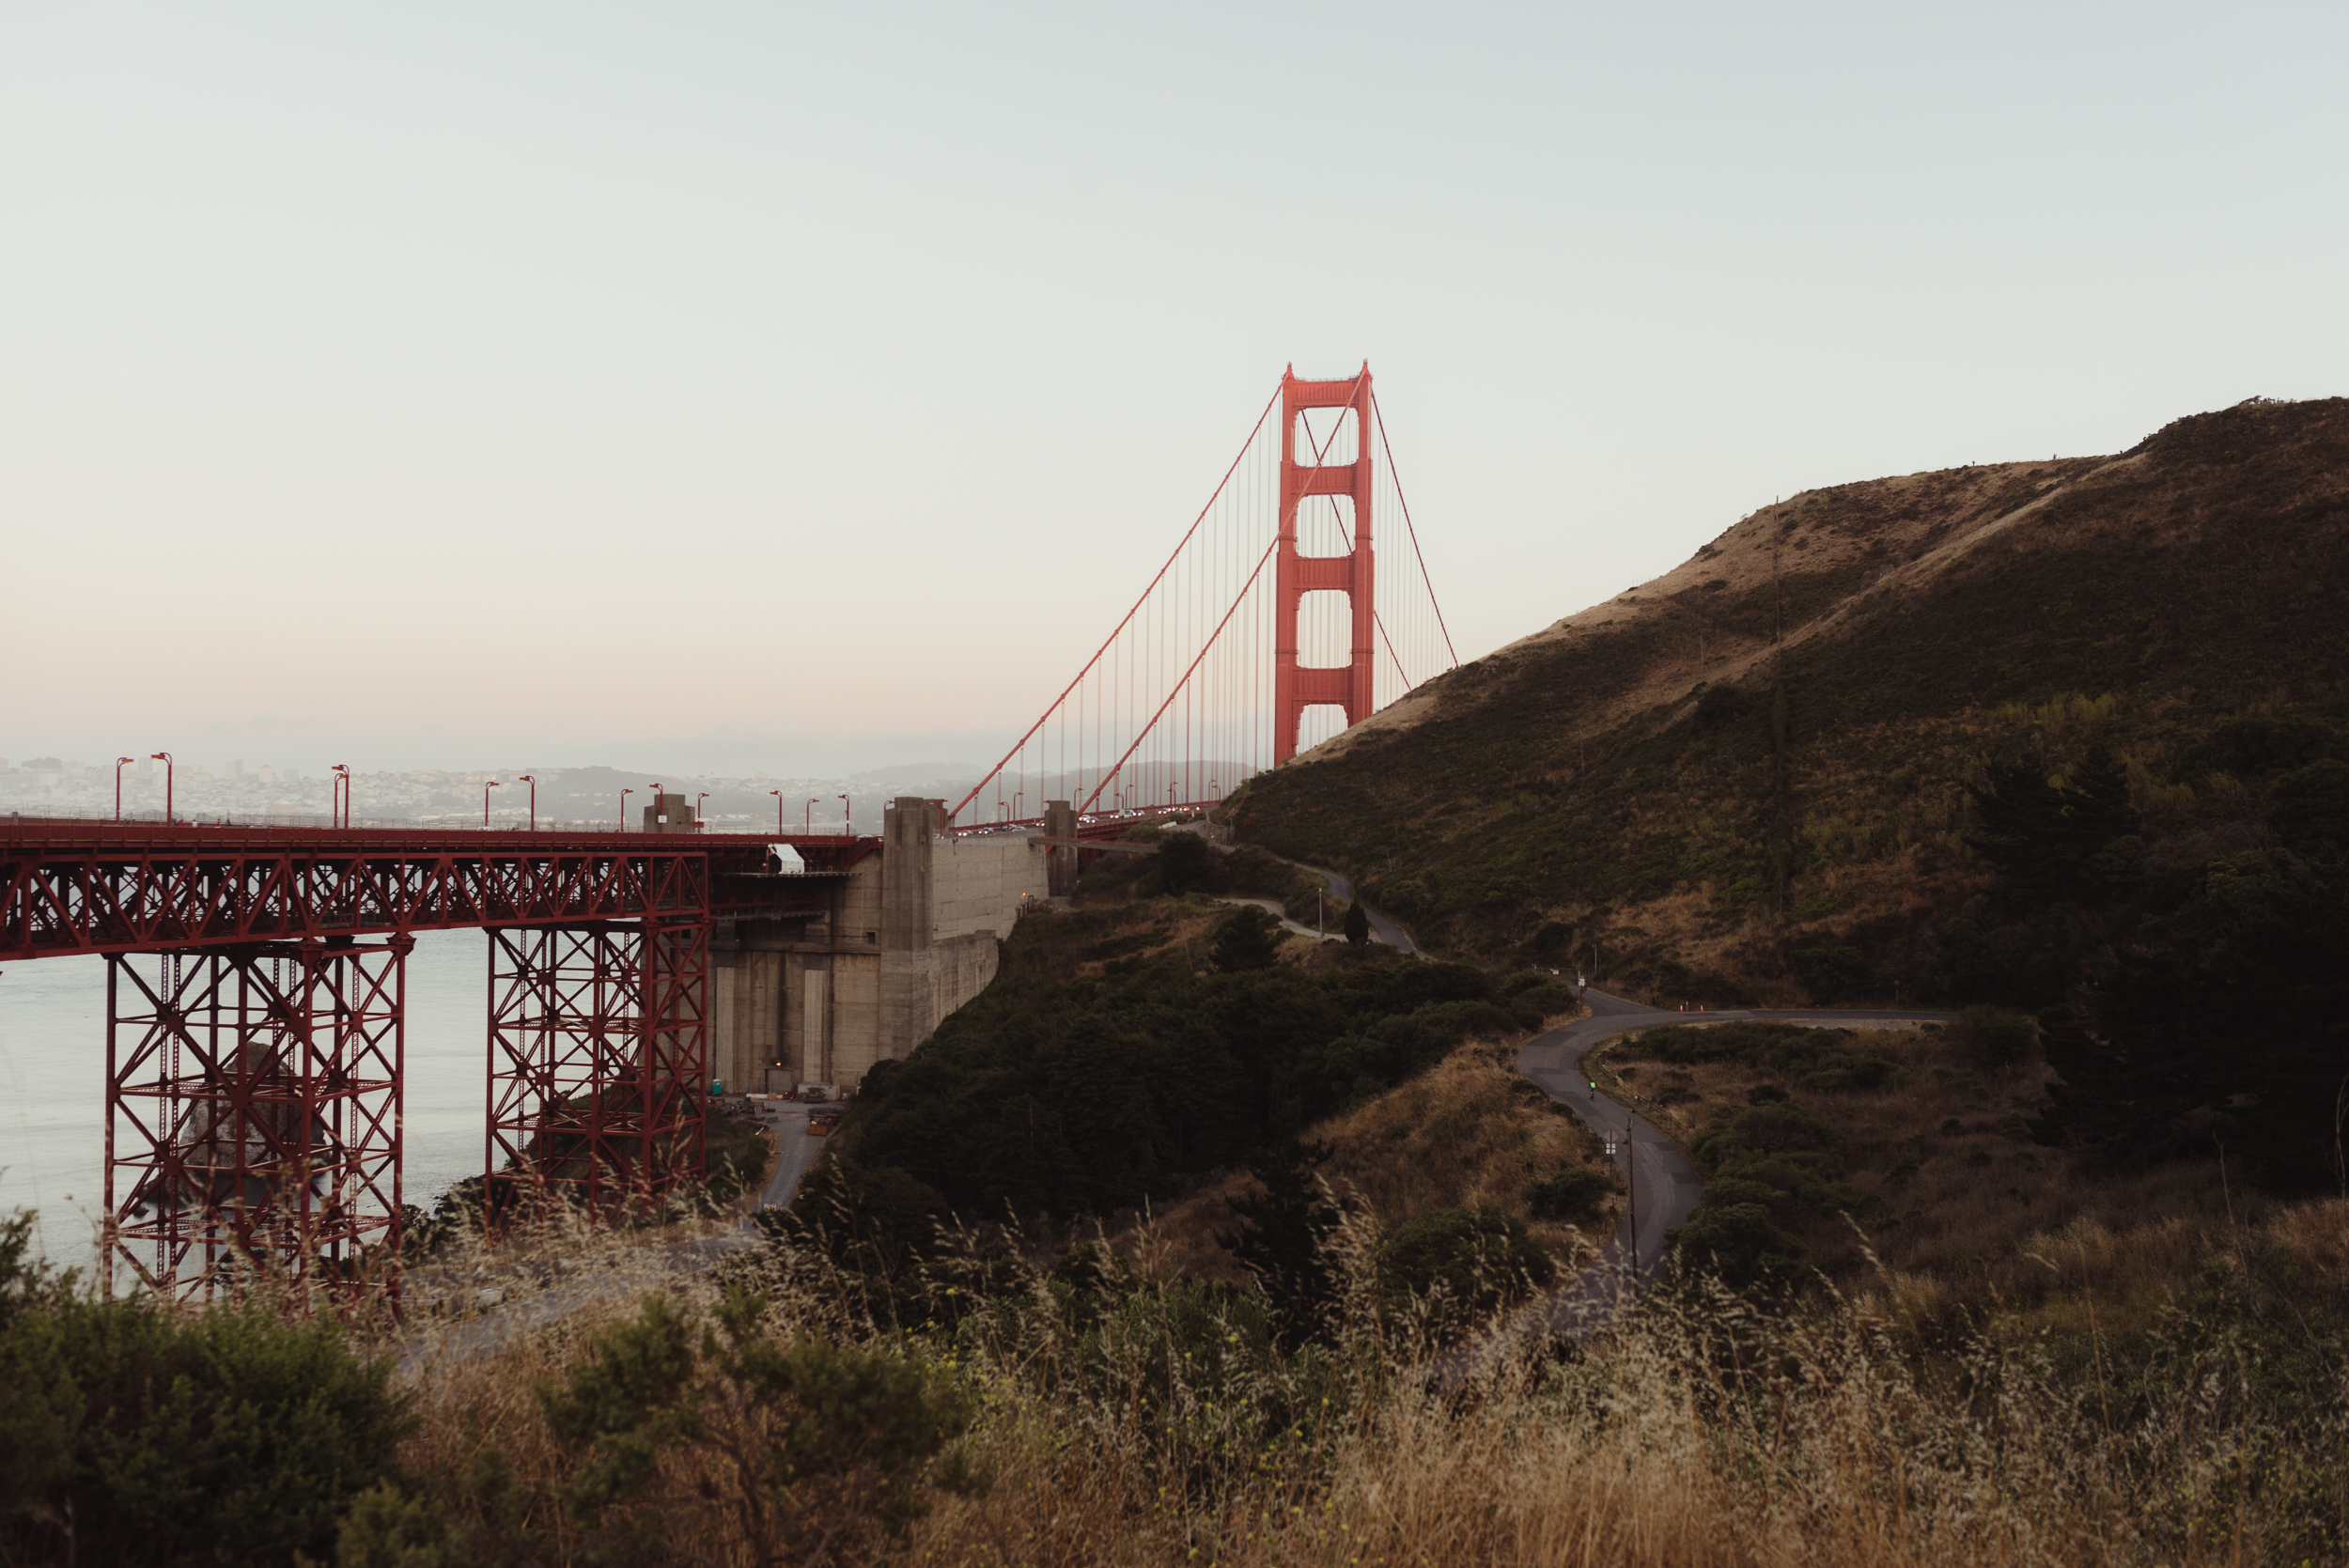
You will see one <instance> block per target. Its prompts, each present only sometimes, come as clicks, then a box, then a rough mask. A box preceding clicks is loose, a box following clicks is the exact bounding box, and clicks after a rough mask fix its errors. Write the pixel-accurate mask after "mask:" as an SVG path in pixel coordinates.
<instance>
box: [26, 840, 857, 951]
mask: <svg viewBox="0 0 2349 1568" xmlns="http://www.w3.org/2000/svg"><path fill="white" fill-rule="evenodd" d="M779 843H787V844H791V845H792V846H794V847H795V848H796V849H797V850H798V852H799V853H800V855H801V858H802V860H803V861H804V862H806V864H807V866H808V873H809V874H807V875H795V876H787V877H786V876H777V875H773V874H771V873H769V872H768V871H767V863H768V862H767V855H768V852H769V846H770V845H773V844H779ZM878 845H879V840H878V839H871V838H862V839H860V838H849V837H846V836H843V835H805V836H794V837H788V838H785V839H774V838H770V837H769V836H767V835H765V834H758V835H750V834H708V833H696V834H693V835H691V836H690V837H688V836H687V835H684V834H678V835H675V837H674V838H672V837H671V836H670V835H665V834H636V833H528V832H495V831H490V832H483V831H473V832H452V831H430V830H412V829H367V830H360V831H352V830H348V829H345V830H334V829H302V828H234V827H205V828H194V827H187V826H175V825H169V824H163V823H125V824H123V825H122V826H121V827H120V828H118V829H117V828H116V827H114V826H113V825H112V824H105V825H102V826H101V825H95V824H87V823H39V822H23V821H15V822H10V823H8V824H5V825H0V960H5V959H11V958H36V957H46V956H53V955H69V954H76V953H90V954H96V953H132V952H138V951H143V950H149V949H154V948H162V947H204V946H211V945H216V944H223V943H237V942H254V941H272V940H288V939H305V938H321V937H329V936H337V937H356V936H366V935H385V934H390V933H394V932H400V931H428V930H443V929H450V928H455V927H461V926H476V925H490V924H500V925H533V924H557V923H563V922H576V921H584V920H642V919H646V918H656V917H660V916H662V915H672V916H674V915H680V914H699V915H702V916H703V917H705V918H715V919H744V918H755V917H761V916H769V917H774V916H782V917H793V916H800V915H814V914H818V913H820V912H821V910H822V905H823V885H824V883H825V882H826V881H828V880H829V879H831V878H832V877H839V876H843V875H846V874H847V872H848V870H849V869H850V868H851V867H853V866H854V865H855V864H856V862H859V861H861V860H863V858H864V857H865V856H866V855H868V854H870V853H871V852H872V851H873V850H874V848H876V847H877V846H878Z"/></svg>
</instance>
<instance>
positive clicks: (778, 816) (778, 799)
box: [767, 789, 783, 838]
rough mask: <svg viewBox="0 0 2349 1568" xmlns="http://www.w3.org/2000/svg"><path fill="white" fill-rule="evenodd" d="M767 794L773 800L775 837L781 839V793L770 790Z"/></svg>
mask: <svg viewBox="0 0 2349 1568" xmlns="http://www.w3.org/2000/svg"><path fill="white" fill-rule="evenodd" d="M767 793H768V794H770V795H771V796H773V797H774V798H775V837H777V838H781V837H782V836H783V791H782V790H780V789H770V790H769V791H768V792H767Z"/></svg>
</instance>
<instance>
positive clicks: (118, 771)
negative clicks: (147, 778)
mask: <svg viewBox="0 0 2349 1568" xmlns="http://www.w3.org/2000/svg"><path fill="white" fill-rule="evenodd" d="M138 760H139V759H138V758H136V757H117V758H115V820H116V821H117V822H119V821H121V820H122V765H123V764H124V763H126V762H136V761H138Z"/></svg>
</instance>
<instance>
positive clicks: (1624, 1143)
mask: <svg viewBox="0 0 2349 1568" xmlns="http://www.w3.org/2000/svg"><path fill="white" fill-rule="evenodd" d="M1583 1001H1585V1002H1587V1003H1588V1004H1589V1006H1590V1009H1591V1016H1590V1017H1587V1018H1581V1019H1579V1020H1577V1021H1576V1022H1574V1023H1570V1024H1566V1025H1564V1026H1563V1027H1562V1028H1558V1029H1553V1030H1551V1031H1549V1032H1548V1033H1546V1034H1541V1035H1537V1036H1535V1037H1534V1038H1533V1039H1532V1040H1531V1041H1529V1042H1527V1044H1526V1047H1525V1048H1524V1049H1523V1050H1521V1051H1519V1052H1518V1053H1517V1071H1518V1072H1519V1073H1520V1074H1522V1075H1523V1076H1525V1077H1526V1078H1529V1079H1532V1080H1533V1081H1534V1082H1535V1083H1537V1084H1539V1085H1541V1086H1542V1088H1544V1089H1545V1090H1547V1091H1548V1093H1549V1096H1550V1098H1552V1099H1554V1100H1557V1101H1559V1102H1560V1103H1562V1104H1563V1105H1564V1106H1565V1107H1566V1108H1567V1109H1568V1110H1572V1111H1573V1112H1574V1113H1575V1115H1576V1116H1578V1117H1579V1118H1580V1119H1581V1120H1582V1122H1583V1123H1584V1125H1586V1126H1589V1127H1590V1128H1591V1130H1593V1131H1594V1132H1596V1133H1598V1134H1599V1135H1600V1136H1602V1137H1608V1138H1613V1139H1616V1140H1618V1141H1620V1146H1621V1147H1622V1148H1623V1150H1624V1152H1623V1153H1622V1154H1620V1155H1618V1156H1617V1159H1618V1160H1619V1161H1620V1162H1621V1164H1622V1166H1623V1170H1624V1172H1625V1175H1626V1178H1627V1180H1628V1182H1629V1184H1630V1188H1631V1202H1632V1210H1633V1212H1632V1216H1631V1224H1630V1230H1631V1232H1632V1234H1633V1236H1634V1237H1635V1238H1636V1245H1635V1246H1634V1247H1632V1248H1630V1249H1626V1246H1625V1244H1624V1237H1623V1235H1622V1234H1621V1231H1620V1228H1619V1229H1618V1234H1616V1235H1615V1237H1614V1238H1613V1239H1612V1240H1611V1241H1610V1242H1609V1243H1608V1246H1607V1250H1605V1251H1604V1252H1603V1253H1601V1254H1600V1257H1599V1262H1598V1264H1597V1265H1596V1266H1595V1267H1593V1268H1591V1269H1589V1270H1587V1271H1585V1272H1584V1273H1583V1274H1582V1276H1581V1277H1580V1278H1579V1279H1577V1280H1576V1281H1573V1282H1572V1283H1571V1284H1569V1285H1567V1286H1566V1287H1565V1288H1564V1289H1563V1290H1562V1291H1560V1292H1559V1293H1558V1294H1557V1295H1555V1296H1552V1297H1551V1298H1550V1299H1549V1301H1548V1303H1547V1304H1546V1309H1547V1310H1546V1311H1545V1312H1544V1313H1543V1316H1544V1317H1545V1318H1546V1320H1547V1321H1546V1325H1545V1326H1546V1327H1552V1328H1557V1329H1562V1330H1564V1331H1567V1332H1575V1331H1579V1330H1580V1329H1582V1328H1586V1327H1592V1326H1593V1325H1594V1324H1595V1321H1596V1320H1598V1319H1599V1318H1602V1317H1604V1316H1605V1315H1606V1314H1607V1313H1608V1312H1610V1311H1611V1310H1612V1308H1613V1307H1614V1306H1615V1305H1616V1304H1617V1303H1618V1302H1619V1301H1620V1300H1621V1299H1622V1296H1623V1295H1624V1292H1625V1287H1626V1285H1630V1286H1632V1288H1635V1289H1636V1288H1637V1281H1642V1280H1645V1279H1647V1278H1648V1277H1650V1276H1652V1275H1653V1274H1655V1272H1656V1271H1657V1269H1658V1268H1660V1267H1662V1266H1663V1262H1664V1246H1665V1240H1664V1238H1665V1235H1666V1233H1668V1232H1670V1231H1671V1230H1672V1229H1673V1228H1674V1227H1675V1226H1678V1225H1680V1224H1682V1223H1684V1222H1686V1220H1687V1219H1688V1211H1689V1210H1691V1209H1693V1208H1695V1207H1696V1206H1697V1202H1698V1200H1699V1199H1701V1198H1702V1197H1703V1195H1704V1184H1703V1181H1702V1179H1700V1178H1699V1177H1698V1175H1697V1172H1696V1167H1695V1166H1693V1165H1691V1164H1689V1163H1688V1156H1686V1155H1684V1154H1682V1153H1681V1152H1680V1146H1679V1145H1678V1144H1676V1143H1674V1142H1673V1141H1672V1140H1671V1139H1670V1138H1668V1137H1666V1136H1665V1135H1664V1134H1663V1133H1662V1132H1660V1131H1658V1130H1657V1128H1656V1127H1655V1126H1651V1125H1650V1124H1649V1123H1647V1122H1645V1121H1642V1120H1641V1118H1639V1117H1637V1116H1634V1115H1633V1114H1632V1113H1631V1111H1630V1110H1629V1108H1628V1107H1626V1106H1624V1105H1622V1104H1620V1103H1619V1102H1617V1101H1615V1100H1611V1099H1610V1098H1608V1097H1607V1096H1606V1095H1604V1094H1598V1093H1596V1092H1595V1091H1594V1090H1593V1089H1592V1088H1591V1086H1590V1085H1591V1079H1590V1078H1589V1076H1588V1075H1587V1074H1586V1073H1584V1071H1583V1069H1582V1057H1583V1053H1584V1052H1586V1051H1588V1050H1589V1049H1590V1048H1592V1047H1594V1046H1595V1045H1597V1044H1599V1043H1600V1042H1601V1041H1603V1040H1610V1039H1612V1038H1614V1037H1615V1036H1616V1035H1618V1034H1622V1033H1626V1032H1629V1031H1631V1030H1635V1029H1655V1028H1657V1027H1659V1026H1661V1025H1664V1024H1687V1023H1729V1022H1731V1021H1733V1020H1735V1019H1739V1018H1755V1019H1760V1020H1762V1021H1765V1022H1770V1023H1792V1024H1805V1025H1809V1026H1812V1027H1813V1028H1821V1029H1825V1028H1834V1027H1840V1026H1844V1025H1852V1024H1859V1025H1866V1024H1871V1023H1946V1022H1948V1021H1949V1019H1950V1017H1951V1015H1950V1014H1947V1013H1902V1012H1892V1011H1887V1010H1882V1009H1857V1010H1852V1011H1838V1010H1835V1009H1832V1008H1818V1007H1813V1008H1802V1009H1793V1010H1782V1009H1747V1008H1730V1009H1725V1010H1723V1011H1721V1012H1718V1013H1715V1012H1705V1013H1682V1012H1676V1011H1665V1010H1663V1009H1660V1008H1654V1007H1647V1006H1643V1005H1641V1003H1639V1002H1636V1001H1626V1000H1625V999H1624V998H1622V997H1616V996H1609V995H1608V994H1607V993H1606V992H1604V991H1598V990H1587V989H1586V990H1585V991H1584V992H1583Z"/></svg>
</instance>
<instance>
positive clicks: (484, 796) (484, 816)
mask: <svg viewBox="0 0 2349 1568" xmlns="http://www.w3.org/2000/svg"><path fill="white" fill-rule="evenodd" d="M497 786H498V782H497V781H496V780H495V779H491V780H490V782H489V783H488V784H483V785H482V786H481V825H482V826H483V827H485V828H486V827H488V826H489V825H490V791H491V790H493V789H495V788H496V787H497Z"/></svg>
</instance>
